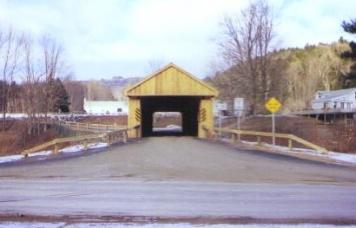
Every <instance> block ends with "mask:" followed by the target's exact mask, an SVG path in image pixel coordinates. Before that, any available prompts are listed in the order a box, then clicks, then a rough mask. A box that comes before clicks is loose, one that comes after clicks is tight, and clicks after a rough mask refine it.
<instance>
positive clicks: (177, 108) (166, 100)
mask: <svg viewBox="0 0 356 228" xmlns="http://www.w3.org/2000/svg"><path fill="white" fill-rule="evenodd" d="M199 102H200V99H199V98H198V97H190V96H180V97H178V96H169V97H155V96H152V97H143V98H141V110H142V121H141V126H142V136H143V137H146V136H155V135H158V136H159V135H186V136H198V121H197V120H198V112H199ZM156 112H178V113H180V115H181V126H180V127H181V131H179V130H177V129H175V128H174V126H172V127H171V129H172V130H171V131H169V126H168V128H167V130H162V131H159V130H156V131H155V130H154V128H153V121H154V118H153V117H154V115H153V114H154V113H156ZM166 117H167V116H166ZM168 117H169V116H168Z"/></svg>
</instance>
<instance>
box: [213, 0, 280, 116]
mask: <svg viewBox="0 0 356 228" xmlns="http://www.w3.org/2000/svg"><path fill="white" fill-rule="evenodd" d="M222 29H223V31H222V35H223V38H222V40H221V41H220V42H219V46H220V47H221V53H222V57H223V59H224V60H225V61H226V62H227V63H229V64H230V66H236V69H237V70H236V77H238V78H239V81H241V83H242V84H243V90H244V94H245V96H246V97H248V98H249V100H250V103H251V111H252V112H253V114H255V113H256V111H257V105H258V104H259V103H260V102H261V101H264V100H265V99H267V97H268V96H269V92H270V90H271V88H270V86H271V85H272V83H271V80H272V78H271V75H270V74H269V67H270V64H271V61H270V55H269V52H270V51H271V49H272V40H273V37H274V35H273V15H272V12H271V9H270V7H269V5H268V4H267V3H266V2H265V1H263V0H258V1H255V2H251V3H250V4H249V6H248V7H247V8H246V9H244V10H242V11H241V13H240V15H238V16H237V17H231V16H226V17H225V19H224V21H223V23H222Z"/></svg>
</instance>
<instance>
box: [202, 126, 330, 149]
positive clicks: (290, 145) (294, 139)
mask: <svg viewBox="0 0 356 228" xmlns="http://www.w3.org/2000/svg"><path fill="white" fill-rule="evenodd" d="M204 129H205V130H206V131H207V132H208V134H209V135H211V136H214V137H216V136H217V135H218V133H225V134H226V133H227V134H231V138H232V142H236V141H238V139H240V136H241V135H251V136H256V139H257V143H258V144H260V143H261V137H271V138H272V133H271V132H260V131H247V130H237V129H227V128H214V129H212V130H211V129H207V128H206V127H204ZM275 137H276V138H282V139H287V140H288V148H289V149H290V150H292V149H293V142H297V143H300V144H301V145H304V146H306V147H308V148H311V149H313V150H316V151H319V152H322V153H325V152H327V149H325V148H324V147H321V146H318V145H316V144H314V143H311V142H309V141H307V140H305V139H302V138H300V137H298V136H295V135H292V134H283V133H275Z"/></svg>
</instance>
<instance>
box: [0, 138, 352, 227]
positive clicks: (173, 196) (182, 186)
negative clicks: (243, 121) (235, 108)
mask: <svg viewBox="0 0 356 228" xmlns="http://www.w3.org/2000/svg"><path fill="white" fill-rule="evenodd" d="M59 158H60V157H59ZM16 214H25V215H28V216H65V217H66V218H68V217H70V216H84V217H86V218H90V217H101V218H105V216H106V218H107V216H112V217H120V216H148V217H150V216H151V217H154V216H159V217H169V218H187V217H206V218H208V217H209V218H212V217H224V218H250V219H251V218H252V219H273V220H274V221H278V220H283V221H287V220H293V221H321V222H323V221H333V222H335V223H342V222H345V221H347V222H350V223H356V169H355V168H347V167H342V166H336V165H327V164H323V163H318V162H311V161H305V160H300V159H297V158H291V157H286V156H282V155H274V154H268V153H264V152H258V151H242V150H238V149H236V148H234V147H232V146H229V145H225V144H219V143H213V142H207V141H201V140H198V139H194V138H189V137H157V138H147V139H143V140H142V141H140V142H137V143H132V144H127V145H120V146H116V147H112V148H110V149H108V150H107V151H102V152H95V153H94V152H88V153H87V154H85V155H82V156H78V157H75V158H60V159H58V158H57V159H55V160H50V161H40V162H30V163H28V164H16V165H13V166H2V167H0V217H1V215H2V216H7V215H9V216H11V215H16Z"/></svg>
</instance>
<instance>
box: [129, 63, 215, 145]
mask: <svg viewBox="0 0 356 228" xmlns="http://www.w3.org/2000/svg"><path fill="white" fill-rule="evenodd" d="M217 95H218V91H217V90H216V89H214V88H213V87H211V86H209V85H207V84H206V83H204V82H203V81H201V80H199V79H197V78H196V77H194V76H193V75H191V74H190V73H188V72H186V71H185V70H183V69H181V68H180V67H178V66H176V65H174V64H173V63H171V64H169V65H167V66H165V67H163V68H162V69H160V70H158V71H157V72H155V73H153V74H152V75H150V76H148V77H147V78H145V79H144V80H142V81H141V82H139V83H137V84H135V85H133V86H131V87H130V88H128V89H127V90H126V96H127V97H128V103H129V113H128V114H129V116H128V126H129V127H133V126H136V125H138V124H140V125H141V135H142V136H143V137H145V136H151V135H152V132H153V114H154V113H155V112H180V113H181V116H182V134H183V135H187V136H198V137H199V138H206V137H207V135H206V134H207V133H206V131H205V130H204V129H203V126H205V127H207V128H212V127H213V125H214V118H213V99H214V98H215V97H216V96H217Z"/></svg>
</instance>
